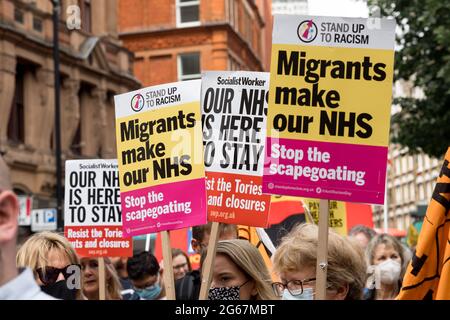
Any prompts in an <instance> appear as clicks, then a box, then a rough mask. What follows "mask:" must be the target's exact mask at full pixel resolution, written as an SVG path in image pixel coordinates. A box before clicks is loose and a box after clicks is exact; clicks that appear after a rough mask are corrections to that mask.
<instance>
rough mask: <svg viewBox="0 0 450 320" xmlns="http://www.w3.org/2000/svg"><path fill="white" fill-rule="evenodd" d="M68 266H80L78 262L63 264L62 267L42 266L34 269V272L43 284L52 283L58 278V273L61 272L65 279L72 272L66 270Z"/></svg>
mask: <svg viewBox="0 0 450 320" xmlns="http://www.w3.org/2000/svg"><path fill="white" fill-rule="evenodd" d="M70 267H78V268H81V266H80V265H79V264H69V265H67V266H65V267H64V268H55V267H44V268H38V269H36V272H37V274H38V276H39V279H40V280H41V282H42V283H43V284H44V285H49V284H53V283H55V282H56V280H58V277H59V275H60V274H61V273H62V274H63V276H64V279H67V278H68V277H69V276H70V275H71V274H73V271H72V272H70V273H69V272H68V270H69V268H70Z"/></svg>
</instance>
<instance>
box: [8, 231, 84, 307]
mask: <svg viewBox="0 0 450 320" xmlns="http://www.w3.org/2000/svg"><path fill="white" fill-rule="evenodd" d="M16 262H17V265H18V266H20V267H29V268H31V269H32V270H34V274H35V278H36V281H37V283H38V284H39V285H40V286H41V288H42V291H44V292H46V293H48V294H50V295H51V296H53V297H55V298H58V299H63V300H75V299H78V298H80V297H81V266H80V261H79V258H78V256H77V254H76V253H75V250H74V249H73V248H72V246H71V244H70V242H69V241H68V240H67V239H66V238H65V237H63V236H62V235H59V234H57V233H54V232H47V231H44V232H41V233H36V234H34V235H33V236H31V237H30V238H29V239H28V240H27V241H26V242H25V243H24V244H23V245H22V247H21V248H20V250H19V251H18V252H17V258H16Z"/></svg>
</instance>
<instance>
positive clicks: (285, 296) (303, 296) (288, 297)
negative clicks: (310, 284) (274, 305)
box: [281, 288, 314, 300]
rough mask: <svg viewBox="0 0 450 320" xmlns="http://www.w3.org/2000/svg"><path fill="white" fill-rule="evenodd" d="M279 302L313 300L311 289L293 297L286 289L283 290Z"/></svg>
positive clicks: (305, 289) (306, 289)
mask: <svg viewBox="0 0 450 320" xmlns="http://www.w3.org/2000/svg"><path fill="white" fill-rule="evenodd" d="M281 300H314V295H313V289H312V288H304V289H303V293H302V294H299V295H297V296H293V295H292V294H291V293H290V292H289V290H288V289H284V291H283V296H282V298H281Z"/></svg>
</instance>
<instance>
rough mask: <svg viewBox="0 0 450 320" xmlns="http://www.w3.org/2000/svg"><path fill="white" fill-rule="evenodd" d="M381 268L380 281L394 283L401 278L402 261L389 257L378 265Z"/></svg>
mask: <svg viewBox="0 0 450 320" xmlns="http://www.w3.org/2000/svg"><path fill="white" fill-rule="evenodd" d="M378 269H379V270H380V282H381V283H384V284H394V283H396V282H397V281H398V280H399V279H400V272H401V270H402V266H401V265H400V262H398V261H395V260H392V259H387V260H386V261H383V262H382V263H380V264H379V265H378Z"/></svg>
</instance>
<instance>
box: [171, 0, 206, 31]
mask: <svg viewBox="0 0 450 320" xmlns="http://www.w3.org/2000/svg"><path fill="white" fill-rule="evenodd" d="M176 15H177V26H179V27H190V26H198V25H200V0H177V12H176Z"/></svg>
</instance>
